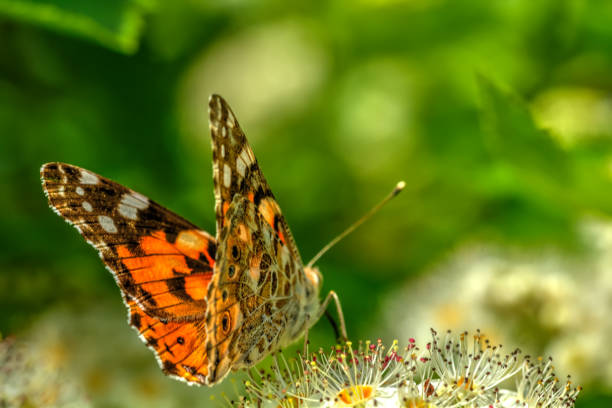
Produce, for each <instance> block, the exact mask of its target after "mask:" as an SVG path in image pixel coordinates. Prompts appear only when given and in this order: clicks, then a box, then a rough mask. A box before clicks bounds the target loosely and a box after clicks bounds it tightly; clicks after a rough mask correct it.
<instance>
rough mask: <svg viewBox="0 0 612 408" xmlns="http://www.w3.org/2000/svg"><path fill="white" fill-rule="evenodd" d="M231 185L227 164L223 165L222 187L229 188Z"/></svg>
mask: <svg viewBox="0 0 612 408" xmlns="http://www.w3.org/2000/svg"><path fill="white" fill-rule="evenodd" d="M231 183H232V170H231V169H230V167H229V166H228V165H227V163H225V164H224V165H223V185H224V186H225V187H228V188H229V186H230V184H231Z"/></svg>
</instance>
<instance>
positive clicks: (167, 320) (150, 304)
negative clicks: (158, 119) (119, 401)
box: [41, 163, 216, 382]
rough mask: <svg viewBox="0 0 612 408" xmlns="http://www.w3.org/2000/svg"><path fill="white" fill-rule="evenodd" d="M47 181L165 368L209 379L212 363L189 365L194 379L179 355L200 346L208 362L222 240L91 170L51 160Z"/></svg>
mask: <svg viewBox="0 0 612 408" xmlns="http://www.w3.org/2000/svg"><path fill="white" fill-rule="evenodd" d="M41 178H42V182H43V188H44V190H45V193H46V194H47V196H48V199H49V204H50V205H51V207H52V208H53V209H54V210H55V211H56V212H57V213H58V214H59V215H60V216H62V217H63V218H64V219H65V220H66V221H68V222H69V223H70V224H72V225H73V226H74V227H75V228H76V229H77V230H78V231H79V232H80V233H81V235H82V236H83V238H85V240H86V241H87V242H88V243H90V244H91V245H92V246H94V247H95V248H96V249H97V250H98V252H99V254H100V257H101V258H102V260H103V261H104V263H105V264H106V266H107V267H108V269H109V270H110V271H111V272H112V274H113V276H114V277H115V280H116V281H117V284H118V285H119V287H120V289H121V293H122V295H123V298H124V300H125V302H126V304H127V306H128V308H129V309H130V323H131V324H132V326H134V327H135V328H136V329H137V330H138V331H139V332H140V334H141V337H142V338H143V339H144V340H145V341H146V343H147V345H149V347H151V348H152V349H153V350H154V351H155V353H156V354H157V356H158V358H159V360H160V364H161V365H162V368H163V369H164V371H166V372H168V373H170V374H173V375H175V376H178V377H181V378H185V379H187V380H188V381H196V382H201V381H199V380H198V378H200V377H202V375H203V374H202V373H201V370H202V367H205V366H206V364H195V363H194V364H192V365H187V364H184V365H185V366H188V367H192V366H193V367H196V370H195V371H193V370H192V371H193V372H192V373H190V374H189V375H187V374H186V373H188V371H186V370H185V369H184V368H181V367H182V366H181V365H180V364H182V363H181V362H179V360H180V359H178V358H177V356H180V355H182V354H185V353H187V351H189V352H190V353H191V352H192V351H193V350H192V349H200V350H199V352H200V354H199V355H197V359H204V360H206V353H205V351H204V349H203V344H204V342H205V341H206V331H205V330H204V328H203V326H202V323H201V321H202V320H203V319H204V316H205V314H206V310H207V302H206V293H207V292H206V291H207V288H208V285H209V283H210V280H211V279H212V274H213V268H214V259H215V252H216V241H215V239H214V238H213V237H212V236H210V235H209V234H208V233H206V232H204V231H202V230H200V229H198V228H197V227H196V226H195V225H193V224H192V223H190V222H189V221H186V220H185V219H183V218H182V217H180V216H178V215H176V214H174V213H173V212H171V211H169V210H167V209H165V208H163V207H161V206H160V205H158V204H156V203H155V202H153V201H151V200H149V199H148V198H147V197H145V196H143V195H142V194H139V193H137V192H135V191H133V190H130V189H128V188H127V187H124V186H122V185H120V184H118V183H115V182H113V181H111V180H108V179H106V178H104V177H102V176H99V175H97V174H95V173H92V172H90V171H88V170H85V169H82V168H79V167H76V166H72V165H69V164H64V163H47V164H45V165H44V166H43V167H42V169H41ZM149 326H150V327H149ZM173 336H174V337H173ZM179 338H180V339H179ZM177 339H178V340H177ZM179 340H180V341H179ZM181 349H183V350H181ZM181 353H182V354H181ZM185 358H188V357H185ZM190 358H194V357H190ZM196 362H197V361H196ZM177 364H178V365H177ZM198 368H199V370H200V373H199V374H198V371H197V369H198ZM204 369H205V368H204ZM205 374H206V373H204V375H205ZM198 375H199V376H200V377H198ZM202 378H203V377H202Z"/></svg>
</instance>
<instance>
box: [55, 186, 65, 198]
mask: <svg viewBox="0 0 612 408" xmlns="http://www.w3.org/2000/svg"><path fill="white" fill-rule="evenodd" d="M65 191H66V187H64V186H63V185H62V186H59V188H58V189H57V193H58V194H59V195H61V196H62V197H63V196H64V193H65Z"/></svg>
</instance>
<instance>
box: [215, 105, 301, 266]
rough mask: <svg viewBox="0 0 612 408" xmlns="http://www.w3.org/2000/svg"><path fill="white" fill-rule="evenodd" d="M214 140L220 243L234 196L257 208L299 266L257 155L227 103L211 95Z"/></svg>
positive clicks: (295, 250)
mask: <svg viewBox="0 0 612 408" xmlns="http://www.w3.org/2000/svg"><path fill="white" fill-rule="evenodd" d="M208 111H209V122H210V133H211V137H212V153H213V179H214V185H215V212H216V216H217V239H218V238H219V233H220V232H221V229H222V228H223V225H224V224H225V223H226V222H227V220H226V218H227V217H226V215H227V211H228V209H229V206H230V204H231V202H232V200H233V199H234V197H235V196H241V197H244V198H246V199H248V200H249V201H251V202H253V203H254V204H255V207H256V208H257V211H258V212H259V213H260V214H261V216H262V217H263V218H264V219H265V220H266V222H267V223H268V224H269V225H270V226H271V227H272V228H273V229H274V231H275V232H276V234H277V235H278V237H279V238H280V240H281V241H282V242H283V243H284V244H285V245H287V247H288V250H289V251H290V252H291V255H292V256H293V257H294V258H295V259H297V260H298V261H299V262H300V263H301V262H302V261H301V258H300V254H299V252H298V250H297V247H296V245H295V241H294V239H293V236H292V235H291V231H290V230H289V226H288V225H287V222H286V221H285V217H283V215H282V213H281V210H280V207H279V206H278V204H277V203H276V199H275V198H274V195H273V194H272V191H271V190H270V187H269V186H268V183H267V181H266V179H265V177H264V175H263V173H262V171H261V169H260V168H259V164H258V163H257V159H256V158H255V154H253V150H252V149H251V147H250V146H249V142H248V141H247V139H246V136H245V135H244V132H243V131H242V129H241V128H240V125H239V124H238V120H236V117H235V115H234V113H233V112H232V110H231V108H230V107H229V105H228V103H227V102H226V101H225V100H224V99H223V98H222V97H220V96H219V95H212V96H211V97H210V100H209V104H208Z"/></svg>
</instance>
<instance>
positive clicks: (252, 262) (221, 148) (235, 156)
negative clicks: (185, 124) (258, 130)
mask: <svg viewBox="0 0 612 408" xmlns="http://www.w3.org/2000/svg"><path fill="white" fill-rule="evenodd" d="M209 114H210V129H211V136H212V147H213V149H212V150H213V177H214V182H215V199H216V200H215V201H216V205H215V209H216V216H217V240H218V242H219V250H218V253H217V258H216V262H217V266H216V269H215V275H214V276H213V281H212V282H211V284H210V286H209V294H208V302H209V310H208V313H207V318H206V326H207V347H206V349H207V353H208V355H209V375H208V381H209V382H210V383H214V382H218V381H220V380H221V379H223V377H224V376H225V375H226V374H227V373H228V372H229V370H230V369H233V370H236V369H239V368H242V367H250V366H252V365H254V364H255V363H257V362H258V361H260V360H261V359H262V358H264V357H265V356H266V355H267V354H268V353H269V352H271V351H274V350H276V349H278V347H279V346H280V345H282V344H283V342H284V341H287V340H288V339H294V338H295V337H296V336H297V335H299V333H301V330H302V329H303V327H304V326H305V324H306V323H305V319H307V316H305V314H304V313H303V310H302V302H301V300H303V299H304V298H305V297H306V295H305V294H304V293H303V292H305V291H307V290H309V291H311V292H312V294H314V290H311V286H310V285H309V283H307V282H306V279H305V275H304V273H303V266H302V261H301V258H300V255H299V252H298V250H297V247H296V246H295V243H294V240H293V237H292V235H291V232H290V230H289V227H288V226H287V222H286V221H285V218H284V217H283V216H282V214H281V210H280V208H279V206H278V204H277V203H276V200H275V198H274V195H273V194H272V192H271V190H270V187H269V186H268V183H267V182H266V180H265V178H264V176H263V173H262V172H261V170H260V168H259V165H258V163H257V160H256V159H255V155H254V154H253V151H252V149H251V147H250V146H249V144H248V142H247V139H246V137H245V135H244V132H243V131H242V129H241V128H240V126H239V124H238V121H237V120H236V117H235V116H234V114H233V113H232V111H231V109H230V107H229V106H228V104H227V102H225V100H223V98H221V97H220V96H218V95H213V96H211V98H210V101H209ZM314 302H317V301H316V300H314Z"/></svg>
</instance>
